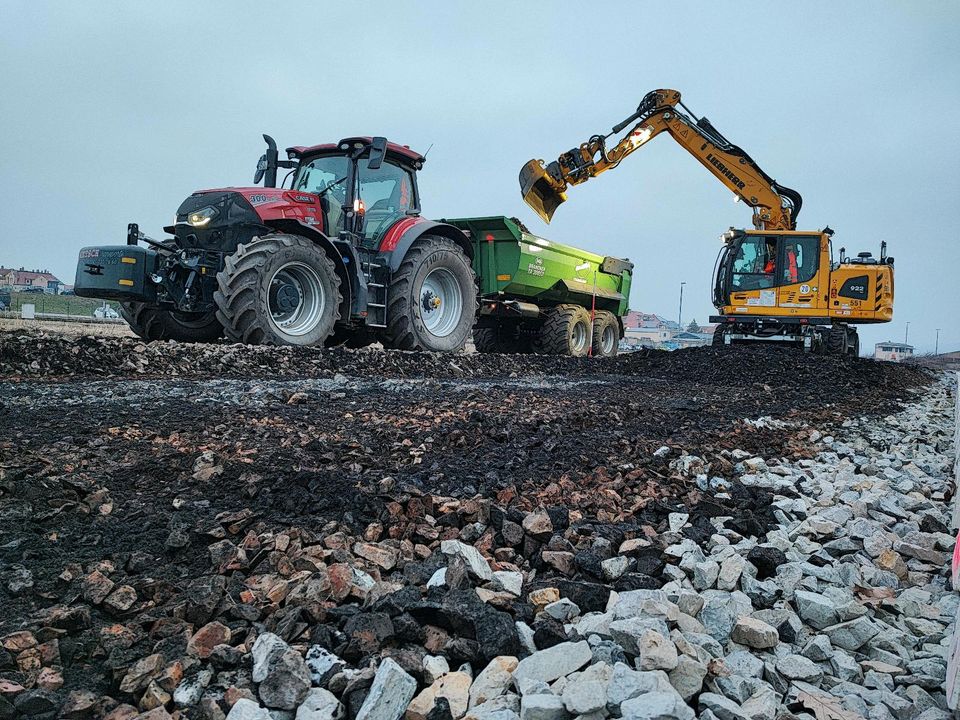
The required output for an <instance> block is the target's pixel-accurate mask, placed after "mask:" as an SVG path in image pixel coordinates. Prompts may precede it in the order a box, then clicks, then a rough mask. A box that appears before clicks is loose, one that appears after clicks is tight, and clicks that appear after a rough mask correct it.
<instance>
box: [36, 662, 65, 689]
mask: <svg viewBox="0 0 960 720" xmlns="http://www.w3.org/2000/svg"><path fill="white" fill-rule="evenodd" d="M37 687H38V688H40V689H41V690H59V689H60V688H62V687H63V675H62V674H61V673H60V671H59V670H54V669H53V668H51V667H45V668H43V670H41V671H40V674H39V675H37Z"/></svg>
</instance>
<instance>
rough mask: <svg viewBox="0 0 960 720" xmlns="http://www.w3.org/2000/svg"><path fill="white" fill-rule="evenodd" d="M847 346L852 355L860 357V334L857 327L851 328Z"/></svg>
mask: <svg viewBox="0 0 960 720" xmlns="http://www.w3.org/2000/svg"><path fill="white" fill-rule="evenodd" d="M847 348H848V351H849V353H850V357H860V335H858V334H857V330H856V328H850V339H849V341H848V342H847Z"/></svg>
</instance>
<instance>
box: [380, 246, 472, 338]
mask: <svg viewBox="0 0 960 720" xmlns="http://www.w3.org/2000/svg"><path fill="white" fill-rule="evenodd" d="M476 316H477V291H476V285H475V284H474V275H473V268H472V267H471V265H470V260H469V259H468V258H467V256H466V255H465V254H464V252H463V250H461V249H460V248H459V247H458V246H457V245H456V244H455V243H453V242H452V241H450V240H447V239H445V238H441V237H437V236H433V235H427V236H424V237H422V238H420V239H419V240H417V241H416V242H415V243H414V244H413V245H411V246H410V249H409V250H407V254H406V255H405V256H404V258H403V262H401V263H400V267H399V268H397V271H396V272H395V273H394V274H393V279H392V280H391V281H390V289H389V293H388V300H387V330H386V332H385V333H384V339H385V341H386V342H385V344H387V345H388V346H389V347H392V348H396V349H398V350H429V351H433V352H458V351H460V350H463V346H464V343H466V341H467V337H468V336H469V335H470V330H471V329H472V328H473V323H474V320H475V319H476Z"/></svg>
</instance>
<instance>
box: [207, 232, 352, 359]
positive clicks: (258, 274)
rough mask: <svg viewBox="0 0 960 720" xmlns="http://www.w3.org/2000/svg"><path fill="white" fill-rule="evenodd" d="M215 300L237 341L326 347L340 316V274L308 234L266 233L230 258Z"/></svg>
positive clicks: (227, 330)
mask: <svg viewBox="0 0 960 720" xmlns="http://www.w3.org/2000/svg"><path fill="white" fill-rule="evenodd" d="M214 300H215V301H216V303H217V318H218V319H219V320H220V322H221V323H222V324H223V327H224V331H225V333H226V335H227V337H228V338H230V339H231V340H233V341H234V342H242V343H247V344H250V345H261V344H266V345H320V344H322V343H323V341H324V340H326V339H327V337H328V336H329V335H330V333H332V332H333V326H334V323H336V321H337V320H338V319H339V318H340V278H338V277H337V273H336V269H335V267H334V264H333V261H332V260H330V258H328V257H327V256H326V254H325V253H324V252H323V250H321V249H320V248H318V247H317V246H316V245H314V244H313V243H312V242H310V241H309V240H307V239H306V238H302V237H297V236H296V235H280V234H277V235H266V236H264V237H261V238H256V239H254V240H253V241H251V242H249V243H246V244H244V245H241V246H240V247H238V248H237V251H236V252H235V253H234V254H233V255H230V256H228V257H227V258H226V261H225V262H224V267H223V270H221V271H220V272H219V273H217V291H216V292H215V293H214Z"/></svg>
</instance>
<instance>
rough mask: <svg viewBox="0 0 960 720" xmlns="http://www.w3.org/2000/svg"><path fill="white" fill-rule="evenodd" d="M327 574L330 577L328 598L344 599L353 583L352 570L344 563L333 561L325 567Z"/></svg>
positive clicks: (338, 600)
mask: <svg viewBox="0 0 960 720" xmlns="http://www.w3.org/2000/svg"><path fill="white" fill-rule="evenodd" d="M327 576H328V578H329V579H330V599H331V600H336V601H337V602H340V601H341V600H344V599H345V598H346V597H347V596H348V595H349V594H350V586H351V585H353V570H352V569H351V568H350V566H349V565H347V564H346V563H334V564H333V565H331V566H330V567H329V568H327Z"/></svg>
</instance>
